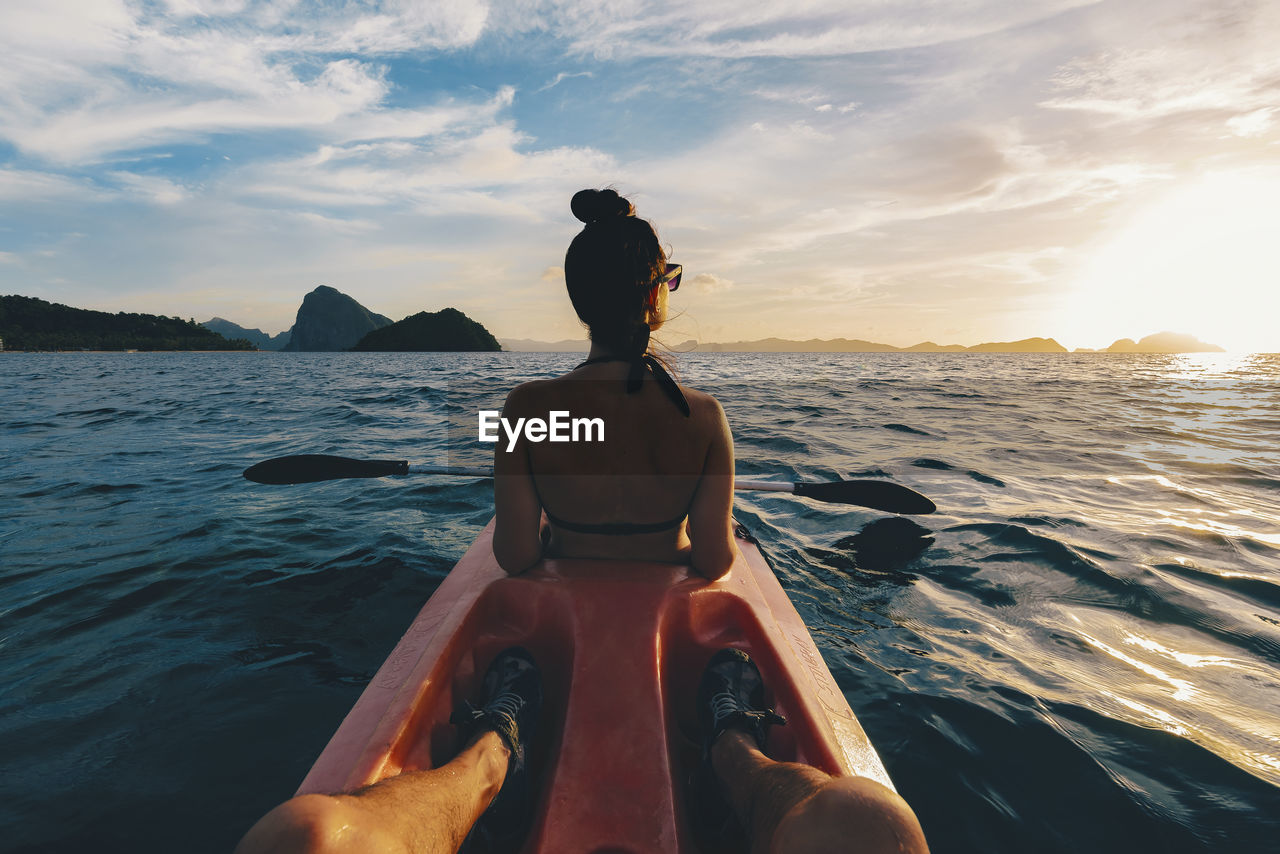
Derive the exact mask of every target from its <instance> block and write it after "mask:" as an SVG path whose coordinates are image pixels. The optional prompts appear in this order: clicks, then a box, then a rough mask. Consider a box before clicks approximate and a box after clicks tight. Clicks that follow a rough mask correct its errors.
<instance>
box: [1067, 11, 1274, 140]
mask: <svg viewBox="0 0 1280 854" xmlns="http://www.w3.org/2000/svg"><path fill="white" fill-rule="evenodd" d="M1127 16H1128V17H1129V20H1128V21H1125V22H1123V23H1122V24H1121V25H1122V26H1123V25H1124V24H1127V25H1128V26H1126V27H1125V29H1126V30H1127V31H1132V32H1134V33H1136V34H1137V36H1136V38H1134V39H1132V40H1130V41H1129V42H1127V43H1125V44H1124V45H1123V46H1108V47H1106V48H1104V49H1102V50H1100V51H1097V52H1095V53H1093V54H1090V55H1087V56H1083V57H1079V58H1076V59H1074V60H1072V61H1070V62H1068V63H1066V64H1064V65H1063V66H1062V67H1061V68H1059V69H1058V71H1057V73H1056V74H1055V75H1054V77H1053V81H1052V82H1053V85H1054V87H1055V88H1056V89H1057V91H1058V93H1059V94H1057V95H1056V96H1055V97H1052V98H1049V99H1047V100H1045V101H1044V102H1042V103H1043V106H1045V107H1049V108H1052V109H1059V110H1078V111H1082V112H1091V113H1098V114H1102V115H1104V116H1107V117H1110V118H1112V119H1113V120H1117V121H1126V122H1133V121H1139V120H1150V119H1153V118H1159V117H1165V116H1172V115H1177V114H1186V113H1192V112H1196V111H1205V112H1209V113H1220V114H1227V116H1232V115H1234V116H1236V117H1237V118H1238V120H1243V121H1245V122H1246V123H1247V122H1248V119H1247V118H1246V116H1248V115H1256V114H1257V111H1260V110H1262V109H1265V108H1268V107H1274V105H1275V101H1276V99H1277V97H1280V83H1278V82H1277V81H1278V80H1280V53H1278V52H1277V51H1276V50H1275V39H1276V34H1277V32H1280V5H1277V4H1276V3H1273V2H1267V0H1235V2H1230V1H1229V0H1228V2H1223V3H1215V4H1211V5H1210V4H1205V5H1198V4H1187V3H1183V4H1176V5H1174V6H1172V7H1168V8H1164V9H1162V10H1161V13H1160V14H1157V15H1155V16H1150V14H1149V12H1148V11H1147V10H1142V11H1139V10H1137V9H1132V10H1128V13H1127ZM1222 121H1228V119H1226V118H1224V119H1222ZM1237 126H1239V124H1238V121H1237Z"/></svg>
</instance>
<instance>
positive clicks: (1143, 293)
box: [1064, 168, 1280, 351]
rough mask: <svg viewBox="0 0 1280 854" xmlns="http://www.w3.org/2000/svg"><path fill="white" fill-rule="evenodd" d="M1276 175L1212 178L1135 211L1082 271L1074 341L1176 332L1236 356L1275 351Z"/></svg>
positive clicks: (1073, 313)
mask: <svg viewBox="0 0 1280 854" xmlns="http://www.w3.org/2000/svg"><path fill="white" fill-rule="evenodd" d="M1277 222H1280V169H1275V168H1266V169H1252V170H1240V171H1234V172H1229V173H1209V174H1207V175H1204V176H1202V177H1201V178H1199V179H1197V180H1195V181H1194V182H1191V183H1186V184H1183V185H1181V186H1179V187H1177V188H1175V189H1173V190H1171V191H1170V192H1168V193H1167V194H1165V195H1164V196H1162V197H1160V198H1158V199H1157V200H1156V201H1155V202H1154V203H1153V204H1151V205H1149V206H1148V207H1146V208H1144V209H1142V210H1141V211H1139V212H1138V213H1137V214H1136V215H1135V216H1134V217H1133V218H1132V219H1131V220H1130V221H1129V222H1128V223H1127V224H1125V225H1122V226H1121V227H1120V228H1119V229H1118V230H1117V231H1116V232H1115V233H1114V234H1113V235H1112V236H1111V237H1110V238H1108V239H1106V240H1104V241H1103V242H1102V243H1101V244H1100V247H1099V249H1098V251H1097V252H1096V254H1094V255H1093V257H1092V258H1091V259H1090V260H1089V261H1088V262H1087V263H1086V264H1085V266H1084V267H1083V269H1082V270H1081V273H1080V274H1079V276H1078V278H1077V282H1076V290H1075V291H1074V293H1073V294H1072V296H1071V300H1072V301H1071V303H1070V305H1069V308H1068V313H1069V323H1070V325H1071V328H1070V331H1069V333H1064V334H1069V336H1070V338H1071V340H1073V341H1081V342H1092V343H1089V344H1088V346H1093V347H1105V346H1107V345H1108V344H1110V343H1111V342H1112V341H1114V340H1115V339H1117V338H1121V337H1137V336H1142V335H1148V334H1150V333H1153V332H1157V331H1162V330H1170V331H1175V332H1185V333H1190V334H1192V335H1195V336H1197V337H1198V338H1200V339H1201V340H1204V341H1207V342H1210V343H1213V344H1218V345H1219V346H1222V347H1224V348H1226V349H1227V350H1233V351H1273V350H1275V349H1276V348H1277V337H1278V336H1277V334H1276V331H1275V326H1276V318H1277V316H1280V297H1278V296H1277V293H1278V291H1277V285H1278V284H1280V241H1277V239H1276V230H1275V229H1276V223H1277Z"/></svg>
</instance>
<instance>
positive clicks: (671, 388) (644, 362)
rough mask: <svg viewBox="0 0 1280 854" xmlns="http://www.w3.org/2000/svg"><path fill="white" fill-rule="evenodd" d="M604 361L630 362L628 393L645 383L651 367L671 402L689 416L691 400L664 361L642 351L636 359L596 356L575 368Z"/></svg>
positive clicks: (635, 390) (654, 376) (633, 391)
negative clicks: (647, 372) (646, 371)
mask: <svg viewBox="0 0 1280 854" xmlns="http://www.w3.org/2000/svg"><path fill="white" fill-rule="evenodd" d="M603 362H630V363H631V371H630V372H629V373H628V374H627V394H635V393H636V392H638V391H639V390H640V387H641V386H642V385H643V384H644V372H645V369H646V368H648V369H649V373H651V374H653V378H654V379H655V380H657V382H658V387H659V388H660V389H662V391H663V392H664V393H665V394H666V395H667V397H668V398H670V400H671V402H672V403H674V404H675V405H676V409H679V410H680V411H681V412H682V413H684V417H685V418H688V417H689V401H687V400H685V399H684V392H682V391H681V390H680V386H679V385H678V384H677V383H676V381H675V380H673V379H672V378H671V374H669V373H667V369H666V368H664V367H662V363H661V362H659V361H658V360H657V359H655V358H654V357H653V356H650V355H649V354H648V353H641V354H640V355H639V356H636V357H635V358H634V359H626V358H623V357H622V356H596V357H595V358H594V359H587V360H586V361H585V362H583V363H582V364H580V365H578V367H577V368H574V370H575V371H576V370H577V369H578V368H585V367H586V366H587V365H599V364H601V363H603Z"/></svg>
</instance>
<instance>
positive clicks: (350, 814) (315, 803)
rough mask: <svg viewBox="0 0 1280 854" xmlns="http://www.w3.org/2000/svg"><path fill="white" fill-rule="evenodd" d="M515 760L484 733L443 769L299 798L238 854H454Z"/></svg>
mask: <svg viewBox="0 0 1280 854" xmlns="http://www.w3.org/2000/svg"><path fill="white" fill-rule="evenodd" d="M509 756H510V751H509V750H508V749H507V745H506V743H505V742H504V741H503V740H502V739H501V738H500V737H499V736H498V735H497V733H495V732H493V731H492V730H486V731H485V732H483V733H481V734H480V735H479V736H477V737H476V739H475V740H474V741H472V743H471V744H470V746H468V747H467V748H466V749H465V750H463V751H462V752H461V753H459V754H458V755H457V756H456V757H454V758H453V760H452V761H450V762H449V763H448V764H446V765H443V766H441V767H440V768H433V769H431V770H428V771H410V772H408V773H405V774H400V775H397V776H395V777H388V778H387V779H385V780H382V781H380V782H377V783H374V784H373V785H372V786H366V787H365V788H363V789H360V790H358V791H355V792H352V793H350V794H345V795H301V796H299V797H296V798H293V799H292V800H289V801H286V802H285V803H283V804H281V805H280V806H278V807H276V808H275V809H273V810H272V811H271V812H269V813H267V814H266V815H265V816H263V817H262V819H260V820H259V821H258V823H257V824H255V825H254V826H253V827H252V829H250V831H249V832H248V833H247V834H246V835H245V837H244V839H242V840H241V841H240V844H239V846H237V847H236V851H235V854H337V852H369V854H409V852H412V854H453V852H455V851H457V850H458V848H459V847H460V846H461V845H462V841H463V840H464V839H465V838H466V836H467V833H468V832H469V831H470V830H471V826H472V825H474V824H475V823H476V820H477V819H478V818H479V817H480V815H481V814H482V813H483V812H484V811H485V809H486V808H488V806H489V804H490V802H492V801H493V798H494V796H495V795H496V794H497V793H498V791H499V789H501V788H502V781H503V779H504V777H505V776H506V773H507V760H508V757H509Z"/></svg>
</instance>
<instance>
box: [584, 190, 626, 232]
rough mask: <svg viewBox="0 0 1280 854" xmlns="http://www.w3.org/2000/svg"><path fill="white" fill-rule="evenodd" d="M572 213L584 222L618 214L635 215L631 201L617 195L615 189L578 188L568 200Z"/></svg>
mask: <svg viewBox="0 0 1280 854" xmlns="http://www.w3.org/2000/svg"><path fill="white" fill-rule="evenodd" d="M569 209H570V210H572V211H573V215H574V216H576V217H577V218H578V219H580V220H582V221H583V222H585V223H588V224H590V223H593V222H597V221H598V220H602V219H609V218H611V217H618V216H635V215H636V209H635V207H634V206H633V205H632V204H631V202H629V201H627V200H626V199H624V198H623V197H622V196H619V195H618V193H617V191H616V190H610V189H606V190H579V191H578V192H576V193H574V194H573V199H572V200H570V202H569Z"/></svg>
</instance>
